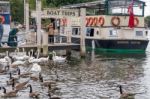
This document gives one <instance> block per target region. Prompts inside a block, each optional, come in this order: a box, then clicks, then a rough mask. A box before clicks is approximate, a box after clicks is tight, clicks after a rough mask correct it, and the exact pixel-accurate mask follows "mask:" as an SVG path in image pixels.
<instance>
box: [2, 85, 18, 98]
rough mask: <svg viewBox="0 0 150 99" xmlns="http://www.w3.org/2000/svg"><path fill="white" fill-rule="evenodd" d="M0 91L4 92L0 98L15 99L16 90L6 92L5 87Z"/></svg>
mask: <svg viewBox="0 0 150 99" xmlns="http://www.w3.org/2000/svg"><path fill="white" fill-rule="evenodd" d="M0 89H3V90H4V92H3V93H4V94H3V95H2V97H17V92H18V91H16V90H12V91H9V92H6V88H5V87H0Z"/></svg>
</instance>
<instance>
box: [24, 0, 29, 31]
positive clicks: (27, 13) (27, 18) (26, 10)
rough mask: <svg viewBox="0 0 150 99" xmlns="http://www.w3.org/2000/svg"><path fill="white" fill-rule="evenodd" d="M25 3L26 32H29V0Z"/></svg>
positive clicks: (25, 0)
mask: <svg viewBox="0 0 150 99" xmlns="http://www.w3.org/2000/svg"><path fill="white" fill-rule="evenodd" d="M24 3H25V4H24V5H25V12H24V13H25V15H24V17H25V25H26V33H27V32H29V0H24Z"/></svg>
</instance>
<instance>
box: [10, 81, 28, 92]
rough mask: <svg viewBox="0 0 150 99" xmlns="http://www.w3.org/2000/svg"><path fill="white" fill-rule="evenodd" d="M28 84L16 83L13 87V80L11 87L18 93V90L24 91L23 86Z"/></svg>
mask: <svg viewBox="0 0 150 99" xmlns="http://www.w3.org/2000/svg"><path fill="white" fill-rule="evenodd" d="M28 82H29V80H27V81H25V82H22V83H18V84H16V86H15V80H14V79H13V84H12V86H13V87H14V89H15V90H16V91H19V90H22V89H24V88H25V85H26V84H27V83H28Z"/></svg>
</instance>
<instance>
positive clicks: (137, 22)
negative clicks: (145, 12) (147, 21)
mask: <svg viewBox="0 0 150 99" xmlns="http://www.w3.org/2000/svg"><path fill="white" fill-rule="evenodd" d="M138 25H139V19H138V18H137V17H134V27H137V26H138Z"/></svg>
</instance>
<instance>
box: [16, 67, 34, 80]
mask: <svg viewBox="0 0 150 99" xmlns="http://www.w3.org/2000/svg"><path fill="white" fill-rule="evenodd" d="M17 71H18V75H19V77H22V78H27V77H30V75H31V74H32V73H30V72H26V73H21V71H20V68H17Z"/></svg>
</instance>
